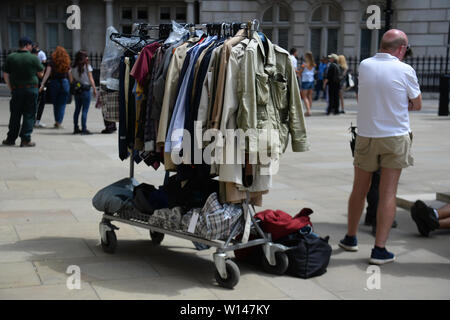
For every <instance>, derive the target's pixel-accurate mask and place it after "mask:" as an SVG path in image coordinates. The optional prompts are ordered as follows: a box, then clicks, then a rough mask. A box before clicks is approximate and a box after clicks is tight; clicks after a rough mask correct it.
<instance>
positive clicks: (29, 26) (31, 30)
mask: <svg viewBox="0 0 450 320" xmlns="http://www.w3.org/2000/svg"><path fill="white" fill-rule="evenodd" d="M25 36H27V37H28V38H30V39H31V40H35V39H36V24H34V23H25Z"/></svg>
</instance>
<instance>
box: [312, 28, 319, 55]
mask: <svg viewBox="0 0 450 320" xmlns="http://www.w3.org/2000/svg"><path fill="white" fill-rule="evenodd" d="M321 43H322V29H311V47H310V50H311V52H313V54H314V55H315V56H316V57H317V56H318V55H317V52H320V45H321ZM319 56H320V54H319Z"/></svg>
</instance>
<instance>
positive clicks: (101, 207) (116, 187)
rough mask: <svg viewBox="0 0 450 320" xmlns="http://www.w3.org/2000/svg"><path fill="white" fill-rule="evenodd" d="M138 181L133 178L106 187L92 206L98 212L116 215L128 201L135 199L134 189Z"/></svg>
mask: <svg viewBox="0 0 450 320" xmlns="http://www.w3.org/2000/svg"><path fill="white" fill-rule="evenodd" d="M135 186H137V181H136V180H135V179H133V178H125V179H122V180H119V181H117V182H114V183H113V184H111V185H109V186H107V187H104V188H103V189H101V190H100V191H98V192H97V194H96V195H95V196H94V198H93V199H92V204H93V206H94V207H95V209H97V210H98V211H102V212H105V213H116V212H118V211H119V210H120V209H121V208H122V207H123V206H124V204H125V202H126V201H127V200H130V199H133V189H134V187H135Z"/></svg>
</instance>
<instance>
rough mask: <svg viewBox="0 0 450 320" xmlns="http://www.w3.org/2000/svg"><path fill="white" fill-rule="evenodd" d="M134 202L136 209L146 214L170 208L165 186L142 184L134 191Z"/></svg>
mask: <svg viewBox="0 0 450 320" xmlns="http://www.w3.org/2000/svg"><path fill="white" fill-rule="evenodd" d="M133 201H134V205H135V206H136V208H137V209H138V210H139V211H141V212H142V213H145V214H152V213H153V212H154V211H155V210H158V209H162V208H167V207H168V193H167V191H166V188H165V187H164V186H161V187H159V189H156V188H155V186H153V185H151V184H147V183H141V184H140V185H138V186H137V187H136V188H134V190H133Z"/></svg>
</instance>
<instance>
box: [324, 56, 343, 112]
mask: <svg viewBox="0 0 450 320" xmlns="http://www.w3.org/2000/svg"><path fill="white" fill-rule="evenodd" d="M328 58H329V60H330V66H329V67H328V70H327V76H326V78H325V80H324V84H323V87H324V88H325V87H326V86H327V85H328V109H327V115H329V114H330V113H331V112H333V113H334V114H339V90H340V77H339V74H340V73H339V66H338V65H337V61H338V59H339V58H338V56H337V54H334V53H333V54H331V55H329V56H328ZM324 90H325V89H324Z"/></svg>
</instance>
